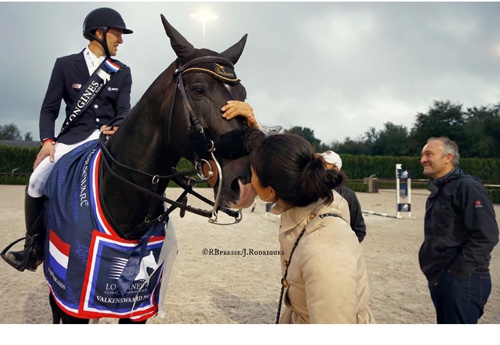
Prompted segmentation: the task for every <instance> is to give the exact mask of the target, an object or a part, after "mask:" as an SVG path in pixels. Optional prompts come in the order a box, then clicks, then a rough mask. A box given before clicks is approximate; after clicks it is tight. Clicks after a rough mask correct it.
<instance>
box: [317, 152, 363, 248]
mask: <svg viewBox="0 0 500 345" xmlns="http://www.w3.org/2000/svg"><path fill="white" fill-rule="evenodd" d="M321 155H322V156H323V158H324V160H325V162H326V168H327V169H334V170H337V171H340V169H342V158H340V156H339V155H338V154H337V153H336V152H334V151H332V150H328V151H325V152H323V153H322V154H321ZM335 191H336V192H337V193H339V194H340V195H342V197H343V198H344V199H346V200H347V203H348V204H349V212H350V213H351V221H350V224H351V228H352V230H354V232H355V233H356V236H357V237H358V240H359V242H362V241H363V239H364V238H365V236H366V225H365V219H364V218H363V214H362V212H361V205H360V203H359V200H358V198H357V197H356V193H354V191H353V190H352V189H350V188H348V187H346V186H340V187H337V188H335Z"/></svg>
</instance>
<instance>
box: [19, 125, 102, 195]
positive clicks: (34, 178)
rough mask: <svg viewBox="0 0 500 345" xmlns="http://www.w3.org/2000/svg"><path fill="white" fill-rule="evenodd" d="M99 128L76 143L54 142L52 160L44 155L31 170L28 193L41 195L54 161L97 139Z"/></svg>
mask: <svg viewBox="0 0 500 345" xmlns="http://www.w3.org/2000/svg"><path fill="white" fill-rule="evenodd" d="M100 133H101V132H100V130H99V129H96V130H95V131H94V132H93V133H92V134H91V135H90V136H89V137H87V139H84V140H82V141H80V142H78V143H76V144H71V145H68V144H62V143H56V145H55V153H54V162H51V161H50V157H46V158H45V159H44V160H43V161H42V162H41V163H40V164H38V166H37V167H36V169H35V170H34V171H33V173H32V174H31V176H30V180H29V184H28V195H29V196H31V197H32V198H39V197H41V196H42V195H43V189H44V188H45V184H46V183H47V180H48V179H49V176H50V172H51V171H52V168H54V165H55V164H56V162H57V161H58V160H59V159H60V158H61V157H62V156H64V155H65V154H66V153H68V152H70V151H71V150H73V149H74V148H76V147H78V146H80V145H82V144H84V143H86V142H88V141H91V140H95V139H99V134H100Z"/></svg>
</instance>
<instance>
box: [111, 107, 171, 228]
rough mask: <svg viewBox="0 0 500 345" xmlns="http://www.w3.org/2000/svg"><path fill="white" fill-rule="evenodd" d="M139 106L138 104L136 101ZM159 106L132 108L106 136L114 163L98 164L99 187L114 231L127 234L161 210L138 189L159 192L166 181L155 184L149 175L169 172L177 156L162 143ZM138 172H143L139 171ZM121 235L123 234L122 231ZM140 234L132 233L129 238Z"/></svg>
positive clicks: (163, 188) (156, 202) (159, 204)
mask: <svg viewBox="0 0 500 345" xmlns="http://www.w3.org/2000/svg"><path fill="white" fill-rule="evenodd" d="M138 105H141V103H138ZM155 112H156V114H158V112H159V109H155V108H154V107H151V106H150V105H149V108H147V110H145V107H143V106H141V107H135V108H133V109H132V110H131V113H130V114H129V116H128V117H127V119H126V121H125V123H124V124H123V125H122V126H121V127H120V129H119V130H118V131H117V132H116V133H115V134H114V135H113V136H112V137H111V138H110V140H109V142H108V145H107V147H108V149H109V152H110V154H111V156H112V157H114V159H115V160H116V161H117V162H119V163H120V164H122V165H125V166H127V167H129V168H130V169H128V168H127V169H125V168H123V167H120V164H118V163H113V162H112V163H110V168H108V167H107V166H105V165H101V169H102V177H103V178H102V181H101V182H102V188H101V199H102V200H104V204H106V208H107V210H106V211H107V213H108V215H109V217H110V218H111V219H112V221H111V222H112V223H114V224H115V225H116V226H117V227H118V228H119V229H117V231H118V232H119V233H120V232H123V233H129V232H130V231H134V229H136V228H137V227H138V226H141V225H142V224H143V222H144V219H145V218H146V217H148V216H154V217H156V216H158V215H159V213H160V212H162V211H163V205H162V203H161V200H158V199H156V198H154V197H152V196H150V195H148V194H147V193H145V192H144V191H141V190H140V188H143V189H146V190H148V191H150V192H154V193H156V194H159V195H161V194H162V193H163V191H164V190H165V188H166V186H167V184H168V181H163V180H162V181H160V182H159V183H158V184H157V185H155V184H154V183H153V181H152V178H151V176H154V175H159V176H164V175H169V174H170V173H171V171H170V170H171V167H172V166H175V165H176V163H177V160H178V158H177V157H175V156H172V154H171V153H169V152H167V151H168V148H167V147H166V146H165V142H166V141H165V138H164V137H163V133H165V130H164V128H161V127H160V124H161V123H160V122H161V121H160V120H159V119H158V117H159V116H158V115H156V117H155V116H154V113H155ZM110 170H111V171H110ZM112 171H114V172H116V173H118V174H119V175H120V176H121V177H123V178H124V179H125V180H127V181H129V182H131V183H132V184H134V185H137V186H138V187H140V188H136V187H133V186H131V185H129V184H128V183H125V182H124V181H120V179H119V178H117V177H116V176H113V175H114V174H113V173H112ZM139 172H142V173H144V174H141V173H139ZM121 235H122V236H124V237H126V236H125V235H124V234H121ZM137 236H140V234H134V236H133V237H137Z"/></svg>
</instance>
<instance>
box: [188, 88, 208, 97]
mask: <svg viewBox="0 0 500 345" xmlns="http://www.w3.org/2000/svg"><path fill="white" fill-rule="evenodd" d="M191 91H192V92H193V93H194V94H195V95H198V96H200V95H203V94H204V93H205V92H204V90H203V88H202V87H200V86H193V87H192V88H191Z"/></svg>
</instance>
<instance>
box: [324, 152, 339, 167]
mask: <svg viewBox="0 0 500 345" xmlns="http://www.w3.org/2000/svg"><path fill="white" fill-rule="evenodd" d="M321 155H322V156H323V158H324V159H325V161H326V162H327V163H330V164H335V166H336V167H337V168H339V170H340V169H342V158H340V156H339V155H338V154H336V153H335V152H333V151H330V150H328V151H326V152H323V153H322V154H321Z"/></svg>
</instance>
